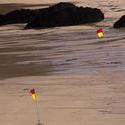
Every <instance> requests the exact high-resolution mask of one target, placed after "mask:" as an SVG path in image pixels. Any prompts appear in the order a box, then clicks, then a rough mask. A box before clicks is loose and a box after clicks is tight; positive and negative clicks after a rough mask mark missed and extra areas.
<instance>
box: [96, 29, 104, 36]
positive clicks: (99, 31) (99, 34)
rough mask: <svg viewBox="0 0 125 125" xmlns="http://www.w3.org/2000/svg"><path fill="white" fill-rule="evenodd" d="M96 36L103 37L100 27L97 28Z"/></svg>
mask: <svg viewBox="0 0 125 125" xmlns="http://www.w3.org/2000/svg"><path fill="white" fill-rule="evenodd" d="M97 34H98V37H103V31H102V29H99V30H97Z"/></svg>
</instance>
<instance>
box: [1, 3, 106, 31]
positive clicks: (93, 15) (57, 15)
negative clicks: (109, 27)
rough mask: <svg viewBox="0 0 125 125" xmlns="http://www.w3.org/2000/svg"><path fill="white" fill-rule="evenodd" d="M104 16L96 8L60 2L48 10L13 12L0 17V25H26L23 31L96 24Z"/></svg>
mask: <svg viewBox="0 0 125 125" xmlns="http://www.w3.org/2000/svg"><path fill="white" fill-rule="evenodd" d="M103 19H104V14H103V13H102V12H101V10H99V9H97V8H89V7H85V8H84V7H77V6H75V5H73V4H72V3H67V2H60V3H58V4H56V5H53V6H50V7H48V8H42V9H36V10H30V9H21V10H14V11H11V12H9V13H7V14H5V15H0V25H5V24H15V23H28V24H27V25H26V26H25V29H30V28H48V27H56V26H69V25H79V24H86V23H93V22H98V21H101V20H103Z"/></svg>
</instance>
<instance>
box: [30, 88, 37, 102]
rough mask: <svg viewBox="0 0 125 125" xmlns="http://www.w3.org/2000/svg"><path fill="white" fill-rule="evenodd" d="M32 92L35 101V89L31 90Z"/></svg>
mask: <svg viewBox="0 0 125 125" xmlns="http://www.w3.org/2000/svg"><path fill="white" fill-rule="evenodd" d="M30 92H31V94H32V97H33V100H34V101H35V100H36V94H35V89H32V90H30Z"/></svg>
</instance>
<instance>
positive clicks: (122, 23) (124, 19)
mask: <svg viewBox="0 0 125 125" xmlns="http://www.w3.org/2000/svg"><path fill="white" fill-rule="evenodd" d="M113 27H114V28H121V27H125V15H124V16H122V17H121V18H120V19H119V20H118V21H116V22H115V23H114V26H113Z"/></svg>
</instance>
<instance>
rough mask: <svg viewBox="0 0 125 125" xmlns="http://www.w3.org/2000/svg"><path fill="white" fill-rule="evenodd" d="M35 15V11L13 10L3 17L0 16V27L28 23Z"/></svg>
mask: <svg viewBox="0 0 125 125" xmlns="http://www.w3.org/2000/svg"><path fill="white" fill-rule="evenodd" d="M33 14H35V11H33V10H30V9H21V10H14V11H11V12H9V13H7V14H5V15H0V25H6V24H15V23H28V22H29V21H30V20H31V18H32V17H33Z"/></svg>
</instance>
